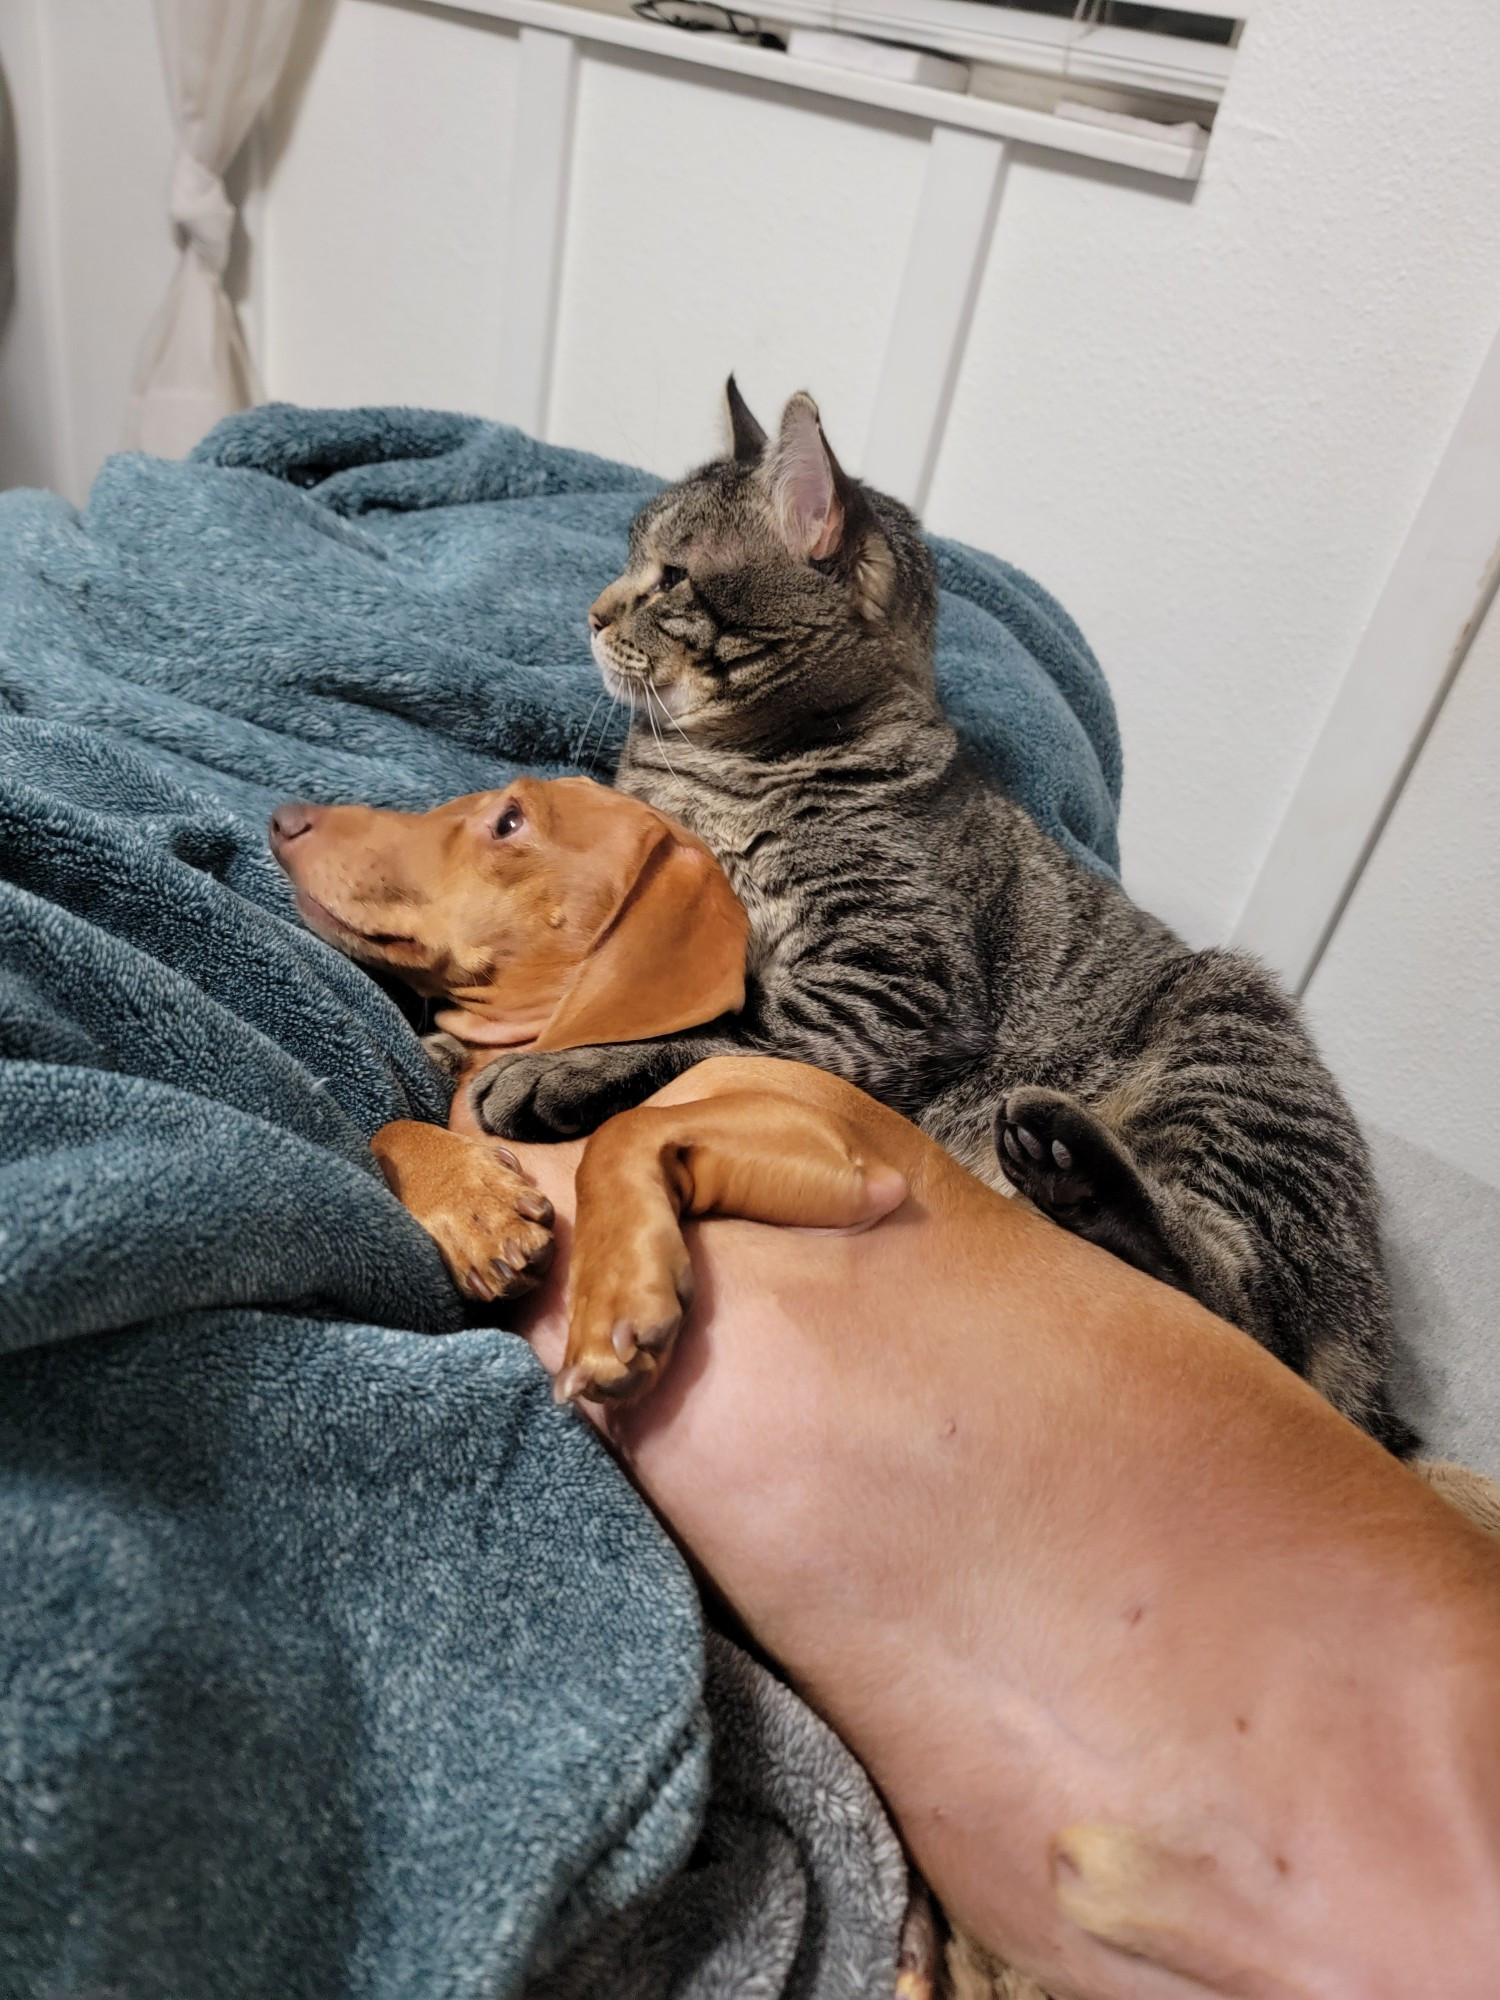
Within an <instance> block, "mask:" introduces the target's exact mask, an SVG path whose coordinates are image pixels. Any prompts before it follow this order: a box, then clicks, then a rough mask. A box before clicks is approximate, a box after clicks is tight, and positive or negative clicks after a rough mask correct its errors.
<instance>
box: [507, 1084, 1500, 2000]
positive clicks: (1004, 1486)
mask: <svg viewBox="0 0 1500 2000" xmlns="http://www.w3.org/2000/svg"><path fill="white" fill-rule="evenodd" d="M519 1151H520V1155H521V1159H522V1164H523V1165H525V1166H529V1167H530V1168H531V1169H532V1170H533V1171H536V1172H538V1173H539V1174H540V1175H541V1177H542V1179H543V1183H544V1185H545V1186H547V1188H548V1191H549V1192H550V1193H551V1194H552V1195H553V1198H554V1199H555V1200H556V1201H557V1202H558V1206H559V1209H560V1210H561V1211H562V1212H563V1214H564V1216H566V1211H567V1208H568V1206H569V1205H570V1203H571V1201H572V1200H573V1199H575V1198H576V1205H577V1216H576V1223H575V1226H574V1229H573V1231H572V1234H571V1252H570V1258H569V1261H570V1264H571V1270H570V1272H569V1273H568V1291H567V1297H568V1301H569V1304H568V1305H567V1307H566V1309H565V1307H564V1303H563V1298H562V1295H561V1282H562V1275H563V1274H561V1273H559V1274H558V1276H557V1277H556V1278H555V1279H554V1281H553V1282H552V1283H550V1284H549V1286H548V1287H547V1290H546V1292H545V1293H544V1294H543V1295H542V1297H541V1299H540V1301H539V1303H538V1304H537V1306H536V1307H535V1308H534V1310H533V1312H532V1315H531V1321H530V1326H531V1331H532V1334H533V1337H534V1338H535V1339H536V1341H537V1343H538V1346H539V1351H541V1352H542V1354H543V1358H544V1360H546V1361H548V1363H549V1365H551V1366H552V1367H553V1368H554V1369H555V1370H556V1376H557V1381H558V1383H559V1386H560V1388H561V1389H562V1391H563V1392H564V1393H575V1394H583V1395H585V1396H589V1397H594V1398H597V1399H602V1401H601V1402H598V1403H596V1405H595V1407H596V1410H602V1415H600V1416H599V1418H598V1420H599V1421H601V1423H602V1424H603V1426H604V1428H605V1429H606V1431H607V1433H608V1434H609V1435H610V1437H611V1439H612V1441H613V1442H614V1443H615V1445H616V1447H617V1449H619V1450H620V1451H621V1453H622V1455H623V1456H624V1458H625V1461H626V1463H627V1464H628V1465H629V1466H630V1468H631V1470H632V1472H633V1474H634V1476H635V1477H636V1478H637V1480H638V1481H639V1483H640V1485H641V1486H642V1488H643V1489H644V1491H645V1492H646V1493H647V1495H648V1496H649V1497H650V1498H651V1499H652V1501H653V1502H654V1503H655V1504H656V1505H657V1507H658V1508H659V1509H660V1511H661V1512H662V1514H663V1515H664V1517H665V1518H666V1519H667V1521H668V1522H669V1523H670V1524H671V1525H672V1527H673V1529H674V1531H675V1532H676V1533H677V1535H678V1536H679V1538H680V1539H681V1540H682V1541H683V1543H684V1544H685V1546H686V1547H687V1548H688V1549H689V1551H690V1552H691V1553H692V1554H693V1556H694V1557H695V1558H696V1559H697V1561H698V1562H699V1563H700V1564H701V1565H702V1567H703V1569H704V1570H705V1571H706V1572H707V1573H708V1574H709V1575H710V1576H711V1577H712V1578H713V1579H714V1582H715V1583H716V1585H717V1586H718V1588H719V1589H720V1590H721V1591H722V1592H723V1593H724V1594H725V1596H726V1597H727V1598H728V1599H729V1601H730V1602H731V1603H732V1604H733V1606H734V1607H735V1609H736V1611H737V1612H738V1614H739V1616H740V1617H741V1618H742V1619H743V1620H744V1622H745V1623H746V1625H747V1626H748V1627H749V1629H750V1630H751V1631H752V1632H753V1633H755V1635H756V1636H757V1638H758V1639H759V1640H760V1642H761V1643H762V1644H764V1645H765V1647H766V1648H767V1650H768V1651H769V1652H770V1653H771V1654H772V1655H773V1656H774V1657H776V1658H777V1659H779V1660H780V1661H781V1662H782V1663H783V1664H784V1665H785V1666H786V1667H787V1669H788V1670H789V1671H790V1672H791V1674H792V1675H793V1677H794V1679H795V1680H796V1681H797V1683H798V1684H799V1685H800V1686H801V1687H802V1689H803V1690H804V1692H805V1693H806V1694H807V1695H808V1696H809V1698H810V1699H811V1700H812V1701H813V1702H814V1704H815V1705H816V1706H817V1707H819V1708H820V1709H821V1710H822V1712H823V1713H824V1714H826V1715H827V1716H828V1717H829V1719H830V1720H831V1721H832V1723H833V1724H834V1726H835V1727H836V1728H837V1729H838V1730H839V1731H840V1733H841V1734H842V1735H843V1736H844V1738H845V1740H846V1741H848V1742H849V1743H850V1745H851V1747H852V1748H853V1749H854V1750H855V1751H856V1753H857V1754H859V1755H860V1756H861V1758H862V1759H863V1761H864V1762H865V1763H866V1765H867V1767H868V1768H869V1769H870V1770H871V1772H872V1774H873V1775H874V1777H875V1778H876V1780H877V1782H878V1783H879V1784H880V1785H881V1787H882V1789H883V1791H884V1793H885V1796H886V1798H887V1799H888V1801H889V1802H890V1804H891V1807H892V1810H893V1812H894V1814H895V1817H896V1819H897V1821H898V1823H899V1825H900V1826H901V1829H902V1831H903V1834H904V1835H905V1837H906V1839H907V1841H908V1843H909V1845H910V1847H911V1850H912V1853H913V1856H914V1859H915V1860H916V1862H917V1864H918V1866H919V1867H920V1868H921V1870H922V1872H923V1874H924V1875H925V1876H926V1878H927V1880H928V1881H929V1882H931V1884H932V1886H933V1888H934V1890H935V1891H936V1893H937V1894H938V1896H939V1897H940V1899H941V1901H942V1903H943V1905H944V1907H945V1909H946V1910H947V1912H948V1913H949V1915H950V1917H951V1918H952V1919H953V1921H954V1922H955V1924H956V1925H957V1926H958V1927H959V1929H960V1931H961V1934H962V1936H961V1940H960V1941H957V1942H956V1943H955V1945H954V1947H953V1951H952V1953H951V1964H952V1968H953V1976H954V1978H955V1980H956V1981H957V1982H959V1990H960V1991H963V1990H968V1991H970V1992H974V1991H977V1992H981V1993H982V1992H985V1991H986V1990H988V1991H991V1992H997V1993H1002V1994H1004V1993H1006V1992H1007V1991H1009V1992H1010V1993H1011V1994H1012V1995H1014V1996H1020V1995H1023V1994H1027V1993H1028V1987H1027V1986H1026V1984H1025V1983H1024V1981H1025V1980H1027V1979H1031V1980H1036V1981H1040V1982H1041V1986H1042V1990H1044V1991H1045V1992H1047V1993H1049V1994H1053V1995H1058V1996H1069V2000H1073V1996H1077V2000H1172V1996H1176V2000H1187V1996H1189V1995H1192V1994H1201V1995H1207V1994H1233V1995H1239V1996H1242V2000H1290V1996H1297V2000H1312V1996H1318V2000H1493V1995H1494V1993H1495V1992H1496V1990H1497V1981H1500V1673H1497V1671H1496V1666H1495V1662H1496V1660H1497V1659H1500V1547H1497V1545H1496V1542H1495V1540H1494V1539H1493V1537H1492V1536H1491V1535H1489V1534H1486V1533H1482V1532H1480V1531H1479V1529H1478V1528H1476V1527H1474V1526H1472V1525H1471V1524H1470V1523H1468V1522H1467V1521H1465V1520H1464V1519H1462V1518H1461V1517H1460V1515H1459V1513H1458V1512H1457V1511H1455V1509H1454V1508H1453V1507H1452V1506H1449V1505H1447V1504H1445V1503H1444V1501H1443V1500H1441V1499H1439V1498H1438V1497H1436V1494H1435V1493H1434V1491H1433V1487H1434V1486H1436V1487H1437V1488H1438V1489H1439V1490H1442V1491H1448V1492H1453V1491H1455V1488H1454V1485H1453V1479H1452V1475H1451V1474H1449V1473H1447V1472H1444V1471H1438V1472H1435V1473H1434V1474H1433V1477H1432V1480H1431V1483H1430V1484H1429V1483H1424V1481H1423V1480H1422V1479H1421V1478H1419V1477H1417V1476H1416V1475H1415V1474H1414V1473H1413V1472H1412V1471H1411V1470H1410V1469H1408V1468H1407V1467H1405V1466H1402V1465H1400V1464H1398V1463H1397V1462H1396V1461H1395V1460H1393V1459H1392V1458H1390V1457H1389V1456H1388V1455H1387V1454H1386V1453H1384V1452H1382V1451H1381V1450H1380V1449H1379V1448H1378V1447H1377V1446H1375V1445H1374V1444H1372V1443H1371V1442H1370V1440H1369V1439H1367V1438H1365V1437H1363V1436H1362V1435H1361V1434H1360V1433H1359V1432H1358V1431H1357V1430H1355V1429H1354V1427H1353V1426H1352V1425H1350V1424H1348V1423H1347V1422H1346V1421H1345V1420H1344V1419H1342V1418H1341V1417H1339V1416H1338V1415H1337V1414H1336V1413H1335V1412H1334V1411H1332V1410H1331V1409H1330V1408H1329V1407H1328V1406H1327V1405H1326V1403H1324V1402H1323V1401H1322V1399H1321V1398H1319V1397H1318V1396H1317V1395H1316V1394H1315V1393H1314V1392H1313V1391H1312V1390H1311V1389H1310V1388H1308V1386H1307V1385H1306V1384H1305V1383H1302V1382H1300V1381H1298V1380H1297V1378H1296V1377H1295V1376H1293V1375H1292V1374H1291V1373H1290V1372H1289V1371H1288V1370H1286V1369H1285V1368H1283V1367H1282V1366H1281V1365H1280V1364H1279V1363H1277V1362H1276V1361H1274V1360H1272V1359H1271V1358H1270V1357H1269V1356H1268V1355H1267V1354H1266V1353H1265V1352H1264V1350H1263V1349H1261V1348H1259V1347H1257V1346H1256V1345H1255V1344H1254V1343H1253V1342H1252V1341H1250V1340H1249V1339H1248V1338H1247V1337H1245V1336H1244V1335H1242V1334H1240V1333H1238V1332H1237V1331H1235V1330H1234V1329H1233V1328H1231V1327H1229V1326H1227V1325H1225V1324H1224V1323H1223V1322H1222V1321H1218V1320H1215V1319H1213V1318H1212V1317H1211V1316H1210V1315H1209V1314H1207V1313H1206V1312H1204V1311H1203V1309H1202V1308H1201V1307H1199V1306H1197V1305H1196V1304H1195V1303H1194V1302H1193V1301H1191V1300H1189V1299H1187V1298H1185V1297H1184V1296H1183V1295H1181V1294H1180V1293H1177V1292H1173V1291H1170V1290H1168V1289H1166V1288H1165V1287H1163V1286H1161V1285H1159V1284H1157V1283H1155V1282H1154V1281H1152V1280H1150V1279H1147V1278H1145V1277H1143V1276H1142V1275H1141V1274H1139V1273H1137V1272H1135V1271H1132V1270H1130V1269H1129V1268H1128V1267H1127V1266H1125V1265H1124V1264H1122V1263H1120V1262H1119V1261H1118V1260H1116V1259H1113V1258H1110V1257H1108V1256H1107V1255H1106V1254H1105V1253H1103V1252H1101V1251H1097V1250H1095V1249H1093V1248H1091V1247H1090V1246H1088V1245H1086V1244H1083V1243H1081V1242H1080V1241H1079V1240H1078V1239H1076V1238H1073V1237H1070V1236H1067V1235H1065V1234H1064V1233H1063V1232H1061V1231H1059V1230H1057V1229H1056V1228H1054V1227H1053V1226H1051V1225H1050V1224H1048V1223H1046V1222H1045V1221H1043V1220H1042V1219H1040V1218H1039V1217H1037V1216H1035V1215H1032V1214H1028V1213H1025V1212H1024V1211H1022V1210H1021V1209H1020V1208H1019V1206H1018V1205H1017V1204H1014V1203H1009V1202H1006V1201H1004V1200H1003V1199H1001V1198H1000V1197H998V1196H997V1195H995V1194H994V1193H992V1192H991V1191H990V1190H989V1189H987V1188H984V1187H983V1186H981V1185H980V1184H979V1183H978V1182H977V1181H975V1180H974V1179H973V1178H972V1177H971V1176H969V1175H968V1174H966V1173H965V1172H964V1171H963V1170H962V1169H961V1168H959V1167H957V1166H956V1165H955V1164H954V1163H953V1162H952V1161H951V1160H950V1159H949V1158H948V1157H947V1156H946V1155H945V1154H944V1153H942V1152H941V1151H940V1150H939V1149H938V1148H937V1147H936V1146H934V1145H933V1144H932V1143H931V1142H930V1141H928V1140H927V1139H926V1138H925V1137H924V1136H923V1135H922V1134H921V1133H919V1132H918V1131H916V1129H915V1128H914V1127H911V1126H909V1125H907V1124H905V1123H904V1121H902V1120H901V1119H899V1118H897V1117H895V1116H894V1114H892V1113H890V1112H888V1111H885V1110H884V1109H883V1108H881V1107H880V1106H878V1105H875V1104H874V1103H873V1102H871V1101H870V1100H868V1099H866V1098H863V1097H862V1096H861V1095H860V1094H859V1093H858V1092H856V1091H853V1090H851V1089H850V1088H848V1087H847V1086H846V1085H843V1084H841V1083H839V1082H837V1081H836V1080H834V1079H833V1078H830V1077H827V1076H824V1075H822V1074H821V1073H819V1072H815V1071H808V1070H805V1069H802V1068H800V1067H798V1066H794V1065H787V1064H781V1063H775V1062H770V1061H764V1060H759V1061H750V1060H731V1061H723V1062H715V1063H711V1064H707V1065H704V1066H702V1067H701V1068H700V1069H698V1070H696V1071H694V1072H691V1073H690V1074H689V1075H688V1076H686V1077H684V1078H682V1079H679V1081H678V1082H677V1083H676V1084H674V1085H672V1086H671V1087H669V1089H668V1090H667V1091H664V1092H662V1093H661V1094H660V1095H659V1097H658V1098H657V1099H656V1100H654V1101H653V1103H652V1104H651V1105H649V1106H647V1107H644V1108H643V1109H641V1110H639V1111H635V1112H627V1113H624V1114H623V1115H622V1116H621V1117H619V1118H617V1119H614V1120H611V1121H610V1123H609V1124H608V1125H606V1126H604V1127H603V1128H602V1129H601V1131H600V1132H599V1133H597V1134H596V1135H595V1136H594V1138H593V1139H592V1140H591V1141H590V1142H589V1143H588V1145H587V1147H586V1148H585V1149H584V1151H583V1153H582V1156H581V1162H578V1161H577V1155H576V1151H575V1149H572V1148H563V1149H527V1148H521V1149H519ZM559 1155H561V1156H562V1157H559ZM570 1160H571V1161H573V1162H577V1164H576V1189H574V1188H571V1187H570V1186H569V1184H568V1168H569V1164H570ZM903 1184H904V1187H905V1189H906V1190H907V1192H906V1194H905V1196H904V1198H903V1197H902V1196H901V1194H900V1187H901V1185H903ZM724 1214H729V1215H734V1216H743V1217H749V1218H753V1219H755V1220H758V1221H770V1222H777V1223H781V1224H786V1223H789V1222H794V1221H800V1222H801V1223H802V1224H804V1225H810V1226H811V1227H813V1228H817V1229H821V1230H830V1229H831V1230H836V1231H842V1232H849V1231H852V1230H858V1229H860V1228H862V1227H865V1228H867V1227H868V1225H870V1224H871V1223H873V1222H876V1221H878V1223H879V1226H878V1227H875V1228H870V1229H868V1233H866V1234H863V1235H851V1234H847V1233H845V1234H843V1235H835V1236H833V1237H828V1236H809V1235H807V1234H803V1233H798V1232H795V1231H792V1230H789V1229H786V1228H782V1229H780V1230H777V1231H775V1232H764V1231H751V1230H747V1229H745V1228H744V1227H743V1226H742V1225H740V1226H735V1225H731V1226H730V1227H728V1228H727V1229H725V1230H724V1231H723V1232H722V1233H715V1232H712V1231H710V1232H705V1233H704V1234H703V1235H702V1236H701V1237H700V1238H699V1240H698V1242H697V1244H696V1245H695V1246H694V1248H693V1251H692V1254H691V1256H690V1255H689V1250H688V1247H687V1245H686V1240H685V1239H684V1237H683V1236H682V1233H681V1229H680V1218H682V1217H690V1216H698V1215H724ZM882 1217H883V1218H884V1219H883V1220H882V1219H881V1218H882ZM564 1236H565V1239H566V1237H567V1232H566V1229H565V1228H564ZM690 1270H695V1271H696V1275H697V1280H698V1291H699V1304H698V1306H697V1307H695V1308H694V1309H693V1310H692V1312H691V1313H690V1314H689V1315H688V1316H687V1318H686V1322H685V1327H686V1330H685V1332H684V1333H683V1336H682V1349H681V1352H679V1353H678V1354H677V1356H676V1358H675V1360H674V1361H673V1365H672V1366H671V1368H670V1369H666V1368H665V1362H666V1357H667V1356H668V1354H669V1353H670V1351H671V1347H672V1341H673V1336H674V1332H675V1331H676V1329H677V1325H678V1322H679V1320H680V1318H681V1314H682V1301H683V1300H684V1298H685V1296H687V1295H689V1293H690V1281H689V1277H688V1273H689V1271H690ZM643 1349H644V1350H645V1352H646V1354H647V1359H646V1361H645V1362H644V1363H640V1364H637V1361H636V1357H637V1356H638V1355H639V1354H640V1353H641V1352H642V1351H643ZM658 1383H659V1386H656V1387H655V1388H654V1393H653V1394H651V1395H643V1394H641V1393H640V1392H641V1390H643V1389H645V1388H650V1387H652V1386H653V1385H656V1384H658ZM1470 1481H1472V1475H1470V1476H1469V1480H1466V1481H1464V1482H1463V1484H1464V1485H1466V1486H1467V1485H1469V1484H1470ZM1472 1490H1475V1489H1472V1488H1471V1492H1472ZM1463 1497H1469V1496H1467V1495H1466V1496H1463ZM1007 1967H1008V1968H1010V1969H1009V1970H1006V1968H1007ZM985 1981H988V1982H989V1985H988V1988H986V1986H985V1984H984V1983H983V1982H985ZM976 1982H977V1984H976ZM965 1983H966V1985H965ZM1029 1990H1030V1991H1031V1992H1032V1993H1034V1992H1035V1990H1036V1989H1035V1988H1032V1989H1029Z"/></svg>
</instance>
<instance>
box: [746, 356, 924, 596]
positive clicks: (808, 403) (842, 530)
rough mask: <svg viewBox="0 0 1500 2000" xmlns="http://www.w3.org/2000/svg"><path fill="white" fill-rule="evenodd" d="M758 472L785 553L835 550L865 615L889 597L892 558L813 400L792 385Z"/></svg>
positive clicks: (800, 555)
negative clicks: (831, 445)
mask: <svg viewBox="0 0 1500 2000" xmlns="http://www.w3.org/2000/svg"><path fill="white" fill-rule="evenodd" d="M762 478H763V480H764V482H765V487H766V492H767V496H768V498H769V499H770V502H771V511H772V513H773V514H774V516H775V518H776V524H777V526H778V528H779V529H780V530H781V536H782V540H783V541H784V542H785V543H786V546H787V551H788V553H789V554H791V555H792V556H794V557H795V558H796V559H797V560H798V561H799V562H824V561H826V560H827V559H828V558H829V557H830V556H840V557H842V559H843V567H844V569H845V571H846V573H847V575H848V577H849V581H850V584H851V586H852V588H853V591H854V597H855V602H856V604H857V606H858V608H859V610H860V612H861V613H862V614H863V615H864V616H865V617H867V618H874V617H878V616H879V615H880V613H882V612H883V611H884V610H885V608H886V606H887V604H888V603H889V602H890V595H891V588H892V585H893V584H894V582H895V578H896V564H895V559H894V557H893V556H892V554H891V551H890V547H889V545H888V544H887V542H886V539H885V537H884V535H882V534H881V532H880V530H879V528H878V527H877V525H876V523H875V519H874V517H873V515H872V514H871V512H870V508H869V505H868V503H867V502H866V501H865V499H864V497H863V495H862V494H861V492H860V489H859V487H858V486H857V485H856V484H855V482H854V481H853V480H852V479H850V477H849V476H848V474H847V473H846V472H845V471H844V469H843V467H842V466H841V465H840V464H839V462H838V460H837V459H836V458H835V457H834V455H833V453H832V452H831V451H830V450H829V448H828V440H827V439H826V438H825V437H824V435H823V426H822V423H821V422H820V420H819V417H818V406H817V404H816V403H815V402H814V401H813V399H812V397H811V396H809V395H807V394H806V392H805V391H802V390H799V391H798V393H797V394H796V395H795V396H793V398H792V399H791V401H790V402H789V403H788V404H787V406H786V408H785V410H784V411H783V412H782V416H781V430H780V433H779V434H778V436H777V439H776V442H775V444H774V445H772V447H771V449H770V451H769V453H768V454H767V456H766V459H765V462H764V465H763V468H762Z"/></svg>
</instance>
